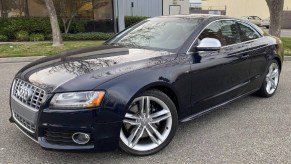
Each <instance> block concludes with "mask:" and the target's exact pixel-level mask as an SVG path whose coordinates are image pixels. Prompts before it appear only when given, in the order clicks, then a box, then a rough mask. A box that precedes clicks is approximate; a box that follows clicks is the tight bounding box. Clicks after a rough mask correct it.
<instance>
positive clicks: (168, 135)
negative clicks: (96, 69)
mask: <svg viewBox="0 0 291 164" xmlns="http://www.w3.org/2000/svg"><path fill="white" fill-rule="evenodd" d="M177 124H178V118H177V112H176V108H175V105H174V103H173V102H172V101H171V99H170V98H169V97H168V96H167V95H166V94H164V93H163V92H160V91H157V90H150V91H146V92H144V93H143V94H141V95H140V96H138V97H137V98H135V99H134V100H133V102H132V103H131V105H130V107H129V109H128V111H127V113H126V115H125V118H124V120H123V125H122V129H121V131H120V142H119V145H120V148H121V149H123V150H124V151H126V152H128V153H130V154H133V155H150V154H154V153H157V152H158V151H160V150H161V149H163V148H164V147H165V146H167V145H168V144H169V143H170V142H171V140H172V139H173V137H174V135H175V132H176V129H177Z"/></svg>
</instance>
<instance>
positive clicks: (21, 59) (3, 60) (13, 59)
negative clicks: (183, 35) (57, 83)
mask: <svg viewBox="0 0 291 164" xmlns="http://www.w3.org/2000/svg"><path fill="white" fill-rule="evenodd" d="M43 57H45V56H29V57H11V58H0V63H21V62H33V61H35V60H38V59H41V58H43ZM284 61H291V56H285V57H284Z"/></svg>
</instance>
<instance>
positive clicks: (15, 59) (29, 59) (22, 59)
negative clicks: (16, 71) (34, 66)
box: [0, 56, 45, 63]
mask: <svg viewBox="0 0 291 164" xmlns="http://www.w3.org/2000/svg"><path fill="white" fill-rule="evenodd" d="M43 57H45V56H29V57H11V58H0V63H21V62H33V61H35V60H38V59H41V58H43Z"/></svg>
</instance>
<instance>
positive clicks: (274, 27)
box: [266, 0, 284, 37]
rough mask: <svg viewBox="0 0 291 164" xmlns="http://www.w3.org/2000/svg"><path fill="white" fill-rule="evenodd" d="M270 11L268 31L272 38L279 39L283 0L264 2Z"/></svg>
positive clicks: (267, 0)
mask: <svg viewBox="0 0 291 164" xmlns="http://www.w3.org/2000/svg"><path fill="white" fill-rule="evenodd" d="M266 2H267V5H268V7H269V11H270V30H269V33H270V34H271V35H273V36H277V37H280V34H281V24H282V16H283V8H284V0H266Z"/></svg>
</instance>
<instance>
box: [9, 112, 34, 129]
mask: <svg viewBox="0 0 291 164" xmlns="http://www.w3.org/2000/svg"><path fill="white" fill-rule="evenodd" d="M13 116H14V118H15V119H16V120H17V121H18V122H19V123H20V124H21V125H22V126H24V127H25V128H26V129H27V130H29V131H30V132H32V133H34V132H35V129H36V126H35V125H33V124H32V123H30V122H29V121H27V120H26V119H24V118H23V117H21V116H20V115H19V114H17V113H16V112H13Z"/></svg>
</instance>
